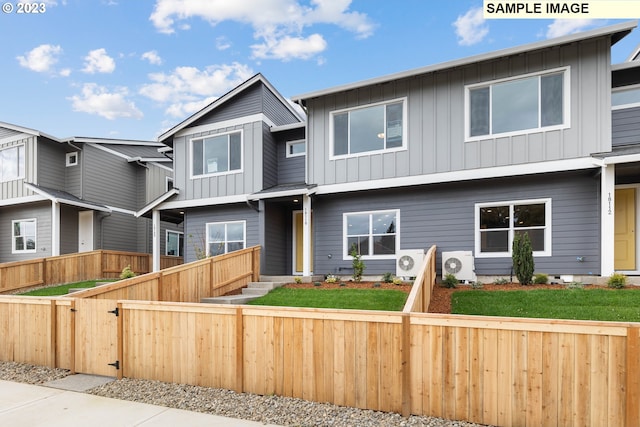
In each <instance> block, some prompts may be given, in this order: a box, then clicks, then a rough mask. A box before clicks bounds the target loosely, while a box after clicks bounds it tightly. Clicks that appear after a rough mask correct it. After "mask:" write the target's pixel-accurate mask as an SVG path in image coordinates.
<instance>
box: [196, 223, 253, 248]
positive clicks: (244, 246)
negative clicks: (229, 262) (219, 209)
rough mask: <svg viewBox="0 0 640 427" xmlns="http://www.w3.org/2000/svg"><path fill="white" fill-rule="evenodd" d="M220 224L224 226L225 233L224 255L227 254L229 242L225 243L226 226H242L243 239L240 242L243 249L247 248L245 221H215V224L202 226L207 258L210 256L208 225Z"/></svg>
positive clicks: (225, 237) (225, 240)
mask: <svg viewBox="0 0 640 427" xmlns="http://www.w3.org/2000/svg"><path fill="white" fill-rule="evenodd" d="M220 224H224V225H225V228H224V231H225V236H224V253H225V254H227V253H229V252H228V247H227V244H228V243H229V242H228V241H227V236H226V233H227V227H226V226H227V225H229V224H242V234H243V236H244V239H243V240H242V246H243V248H244V249H246V248H247V221H245V220H241V221H217V222H207V223H206V224H205V226H204V232H205V239H204V240H205V245H206V246H207V247H206V248H205V252H206V254H207V256H211V254H210V253H209V226H210V225H220ZM234 242H235V240H234Z"/></svg>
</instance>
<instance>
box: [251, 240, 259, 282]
mask: <svg viewBox="0 0 640 427" xmlns="http://www.w3.org/2000/svg"><path fill="white" fill-rule="evenodd" d="M251 271H252V272H253V277H252V279H251V280H252V281H253V282H259V281H260V247H254V248H253V250H252V251H251Z"/></svg>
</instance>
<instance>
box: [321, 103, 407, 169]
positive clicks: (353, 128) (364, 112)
mask: <svg viewBox="0 0 640 427" xmlns="http://www.w3.org/2000/svg"><path fill="white" fill-rule="evenodd" d="M404 108H405V102H404V100H400V101H394V102H390V103H386V104H376V105H372V106H367V107H362V108H355V109H351V110H343V111H336V112H333V113H332V114H331V116H332V117H331V124H332V134H331V136H332V138H333V139H332V140H333V148H332V150H333V151H332V154H333V156H334V157H335V156H348V155H358V154H360V153H367V152H371V151H383V150H393V149H399V148H403V147H404V146H405V134H406V129H405V127H406V123H405V119H404V116H405V111H404Z"/></svg>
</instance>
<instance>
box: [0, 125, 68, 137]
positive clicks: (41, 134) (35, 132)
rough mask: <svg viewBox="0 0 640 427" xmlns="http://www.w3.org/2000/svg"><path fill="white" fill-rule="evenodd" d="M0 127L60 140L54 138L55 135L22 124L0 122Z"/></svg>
mask: <svg viewBox="0 0 640 427" xmlns="http://www.w3.org/2000/svg"><path fill="white" fill-rule="evenodd" d="M0 127H3V128H7V129H10V130H13V131H15V132H20V133H25V134H27V135H33V136H43V137H45V138H49V139H51V140H53V141H56V142H62V141H61V140H60V139H58V138H56V137H55V136H51V135H48V134H46V133H44V132H40V131H39V130H35V129H31V128H27V127H24V126H18V125H14V124H11V123H7V122H0Z"/></svg>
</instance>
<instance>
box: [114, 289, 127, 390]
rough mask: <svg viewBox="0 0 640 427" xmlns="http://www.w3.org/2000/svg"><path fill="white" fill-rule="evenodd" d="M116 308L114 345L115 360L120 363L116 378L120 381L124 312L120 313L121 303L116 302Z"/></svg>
mask: <svg viewBox="0 0 640 427" xmlns="http://www.w3.org/2000/svg"><path fill="white" fill-rule="evenodd" d="M116 306H117V308H118V313H119V315H118V316H117V317H116V322H117V324H116V328H117V329H116V337H117V338H116V341H117V343H116V345H117V349H116V351H117V354H118V358H117V360H118V361H119V362H120V366H119V368H118V370H117V378H118V379H119V380H121V379H122V377H123V376H124V374H123V371H124V365H125V362H124V348H123V343H124V337H123V336H122V334H123V332H124V328H123V322H124V320H123V319H122V318H123V317H124V312H123V311H122V301H118V303H117V305H116Z"/></svg>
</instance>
